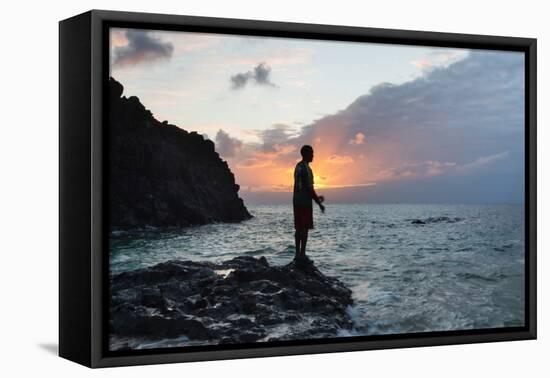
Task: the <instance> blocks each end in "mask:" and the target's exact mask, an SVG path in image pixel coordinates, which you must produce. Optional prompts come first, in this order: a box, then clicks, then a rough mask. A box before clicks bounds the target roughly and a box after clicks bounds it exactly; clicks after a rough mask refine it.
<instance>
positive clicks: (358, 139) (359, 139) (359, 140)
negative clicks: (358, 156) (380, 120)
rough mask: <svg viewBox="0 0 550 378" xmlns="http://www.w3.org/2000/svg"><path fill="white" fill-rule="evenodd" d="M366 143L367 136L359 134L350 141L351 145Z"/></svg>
mask: <svg viewBox="0 0 550 378" xmlns="http://www.w3.org/2000/svg"><path fill="white" fill-rule="evenodd" d="M364 141H365V134H363V133H362V132H358V133H357V134H355V136H354V137H353V138H352V139H351V140H350V141H349V144H356V145H357V144H363V142H364Z"/></svg>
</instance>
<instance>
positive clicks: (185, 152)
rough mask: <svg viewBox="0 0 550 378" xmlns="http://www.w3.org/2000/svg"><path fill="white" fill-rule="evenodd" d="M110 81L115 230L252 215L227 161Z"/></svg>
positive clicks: (111, 201) (234, 219) (210, 145)
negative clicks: (153, 112)
mask: <svg viewBox="0 0 550 378" xmlns="http://www.w3.org/2000/svg"><path fill="white" fill-rule="evenodd" d="M123 90H124V89H123V86H122V85H121V84H120V83H119V82H117V81H116V80H114V79H113V78H111V79H110V80H109V109H108V112H109V125H108V126H109V128H108V145H109V150H108V157H107V159H108V164H107V166H108V167H109V168H108V170H109V173H108V176H109V206H110V212H109V214H110V224H111V228H112V229H130V228H143V227H146V226H156V227H162V226H189V225H200V224H206V223H211V222H238V221H242V220H245V219H249V218H250V217H251V215H250V213H249V212H248V210H247V209H246V207H245V206H244V204H243V201H242V199H240V198H239V196H238V190H239V186H238V185H237V184H236V183H235V177H234V175H233V173H231V171H230V169H229V167H228V165H227V162H225V161H223V160H222V159H221V158H220V156H219V155H218V153H216V151H215V148H214V143H213V142H212V141H210V140H205V139H204V138H203V137H202V136H201V135H199V134H197V133H196V132H187V131H185V130H183V129H181V128H179V127H177V126H175V125H171V124H168V123H167V122H166V121H165V122H159V121H157V120H156V119H155V118H154V117H153V115H152V113H151V112H150V111H149V110H147V109H146V108H145V107H144V106H143V104H141V102H140V100H139V99H138V98H137V97H135V96H131V97H128V98H126V97H125V96H122V93H123Z"/></svg>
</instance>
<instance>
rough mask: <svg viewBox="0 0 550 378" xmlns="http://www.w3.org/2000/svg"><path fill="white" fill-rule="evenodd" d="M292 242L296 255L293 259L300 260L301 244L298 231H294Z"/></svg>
mask: <svg viewBox="0 0 550 378" xmlns="http://www.w3.org/2000/svg"><path fill="white" fill-rule="evenodd" d="M294 241H295V242H296V254H295V255H294V258H295V259H298V258H300V248H301V247H300V244H301V243H302V238H301V231H300V230H296V232H295V233H294Z"/></svg>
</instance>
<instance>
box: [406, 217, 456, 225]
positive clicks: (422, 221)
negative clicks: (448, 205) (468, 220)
mask: <svg viewBox="0 0 550 378" xmlns="http://www.w3.org/2000/svg"><path fill="white" fill-rule="evenodd" d="M462 220H463V219H462V218H458V217H455V218H450V217H429V218H425V219H412V220H410V221H411V224H429V223H456V222H460V221H462Z"/></svg>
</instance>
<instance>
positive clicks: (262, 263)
mask: <svg viewBox="0 0 550 378" xmlns="http://www.w3.org/2000/svg"><path fill="white" fill-rule="evenodd" d="M110 281H111V282H110V284H111V308H110V314H111V319H110V331H111V337H112V339H124V338H127V339H132V340H134V344H135V345H139V340H140V339H143V340H147V341H148V342H155V341H159V340H162V339H174V338H181V340H182V342H181V345H188V344H187V343H186V342H185V340H189V341H191V342H192V344H194V345H196V344H223V343H249V342H257V341H275V340H290V339H310V338H317V337H334V336H337V333H338V332H339V331H340V330H350V329H352V327H353V323H352V320H351V318H350V316H349V314H348V312H347V309H348V306H350V305H351V304H352V302H353V301H352V298H351V294H352V293H351V290H349V289H348V288H347V287H345V286H344V285H343V284H342V282H340V281H339V280H338V279H336V278H333V277H327V276H325V275H324V274H322V273H321V272H320V271H319V270H318V269H317V268H316V267H315V266H314V265H313V264H312V263H296V262H291V263H289V264H287V265H285V266H270V265H269V264H268V262H267V260H266V259H265V257H260V258H258V259H256V258H254V257H236V258H234V259H232V260H228V261H225V262H223V263H220V264H214V263H211V262H192V261H179V260H173V261H168V262H165V263H161V264H158V265H155V266H152V267H149V268H143V269H138V270H134V271H129V272H123V273H120V274H117V275H114V276H112V277H111V280H110ZM136 340H137V341H136ZM135 345H134V346H135ZM125 347H126V348H129V347H131V345H129V344H123V345H122V346H120V345H119V346H115V347H114V348H113V349H117V348H118V349H124V348H125Z"/></svg>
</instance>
